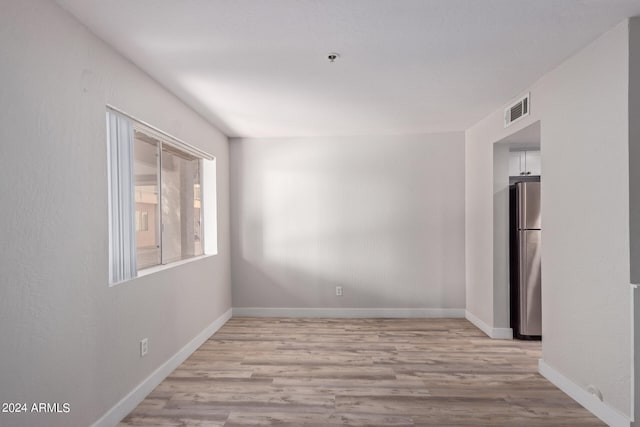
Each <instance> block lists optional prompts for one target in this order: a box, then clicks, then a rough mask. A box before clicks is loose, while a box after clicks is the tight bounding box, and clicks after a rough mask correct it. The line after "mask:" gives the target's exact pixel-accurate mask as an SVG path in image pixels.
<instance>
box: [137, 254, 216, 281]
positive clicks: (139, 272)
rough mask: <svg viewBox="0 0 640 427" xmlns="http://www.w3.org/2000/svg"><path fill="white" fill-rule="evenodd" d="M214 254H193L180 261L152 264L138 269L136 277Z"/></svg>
mask: <svg viewBox="0 0 640 427" xmlns="http://www.w3.org/2000/svg"><path fill="white" fill-rule="evenodd" d="M212 256H215V254H204V255H199V256H195V257H193V258H187V259H181V260H180V261H174V262H172V263H169V264H164V265H154V266H153V267H149V268H145V269H144V270H140V271H138V275H137V276H136V277H144V276H148V275H150V274H153V273H157V272H158V271H164V270H168V269H170V268H173V267H177V266H179V265H183V264H189V263H190V262H195V261H200V260H201V259H205V258H209V257H212Z"/></svg>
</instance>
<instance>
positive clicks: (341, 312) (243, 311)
mask: <svg viewBox="0 0 640 427" xmlns="http://www.w3.org/2000/svg"><path fill="white" fill-rule="evenodd" d="M233 316H234V317H329V318H331V317H334V318H335V317H343V318H368V317H372V318H373V317H386V318H412V317H431V318H433V317H448V318H462V317H464V309H462V308H260V307H234V308H233Z"/></svg>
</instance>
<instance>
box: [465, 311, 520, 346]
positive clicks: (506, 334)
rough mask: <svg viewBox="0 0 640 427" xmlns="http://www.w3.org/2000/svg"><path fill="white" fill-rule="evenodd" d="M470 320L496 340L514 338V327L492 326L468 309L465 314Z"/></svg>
mask: <svg viewBox="0 0 640 427" xmlns="http://www.w3.org/2000/svg"><path fill="white" fill-rule="evenodd" d="M464 317H465V318H466V319H467V320H468V321H469V322H471V323H473V324H474V325H475V326H476V327H477V328H478V329H480V330H481V331H482V332H484V333H485V334H487V336H489V337H490V338H493V339H496V340H510V339H513V329H511V328H492V327H491V326H489V325H487V324H486V323H485V322H483V321H482V320H481V319H480V318H479V317H478V316H476V315H475V314H473V313H471V312H470V311H469V310H466V312H465V316H464Z"/></svg>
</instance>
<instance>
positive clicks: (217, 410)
mask: <svg viewBox="0 0 640 427" xmlns="http://www.w3.org/2000/svg"><path fill="white" fill-rule="evenodd" d="M539 358H540V343H539V342H523V341H507V340H491V339H489V338H487V337H486V336H485V335H484V334H483V333H482V332H480V331H479V330H478V329H476V328H475V327H474V326H473V325H471V324H470V323H469V322H467V321H466V320H464V319H272V318H267V319H263V318H233V319H231V320H229V321H228V322H227V323H226V324H225V325H224V326H223V327H222V328H221V329H220V330H219V331H218V332H217V333H216V334H215V335H213V336H212V337H211V338H210V339H209V340H208V341H207V342H206V343H205V344H204V345H202V347H200V349H198V350H197V351H196V352H195V353H194V354H193V355H192V356H191V357H189V359H187V360H186V361H185V362H184V363H183V364H182V365H181V366H180V367H179V368H178V369H176V370H175V371H174V372H173V373H172V374H171V375H170V376H169V377H168V378H167V379H165V380H164V381H163V382H162V383H161V384H160V385H159V386H158V387H157V388H156V389H155V390H154V391H153V392H152V393H151V394H150V395H149V396H148V397H147V399H146V400H144V401H143V402H142V403H141V404H140V405H139V406H138V407H137V408H136V409H135V410H134V411H133V412H132V413H131V414H129V415H128V416H127V417H126V418H125V419H124V420H123V422H122V423H121V426H192V425H193V426H196V425H197V426H225V427H232V426H262V425H272V426H318V427H320V426H385V427H386V426H395V427H398V426H525V427H534V426H596V425H598V426H600V425H604V424H602V423H601V422H600V421H599V420H598V419H597V418H595V417H594V416H593V415H591V414H590V413H589V412H588V411H587V410H585V409H584V408H582V407H581V406H579V405H578V404H577V403H575V402H574V401H573V400H571V398H569V397H568V396H566V395H565V394H563V393H562V392H561V391H560V390H558V389H557V388H556V387H554V386H553V385H552V384H551V383H549V382H548V381H547V380H545V379H544V378H543V377H541V376H540V375H539V374H538V373H537V362H538V359H539Z"/></svg>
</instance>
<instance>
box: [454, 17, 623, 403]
mask: <svg viewBox="0 0 640 427" xmlns="http://www.w3.org/2000/svg"><path fill="white" fill-rule="evenodd" d="M627 89H628V23H627V22H624V23H622V24H620V25H618V26H617V27H616V28H615V29H613V30H611V31H609V32H608V33H606V34H604V35H603V36H602V37H600V38H599V39H598V40H596V41H594V42H593V43H592V44H590V45H589V46H588V47H586V48H585V49H583V50H582V51H580V52H578V53H577V54H576V55H574V56H573V57H572V58H570V59H568V60H567V61H566V62H564V63H563V64H562V65H561V66H559V67H558V68H557V69H556V70H554V71H552V72H550V73H549V74H547V75H546V76H545V77H543V78H542V79H541V80H540V81H538V82H537V83H536V84H535V85H533V86H532V87H531V88H530V91H531V115H530V116H529V117H528V118H526V119H524V120H522V121H521V122H519V123H517V124H515V125H513V126H511V127H510V128H508V129H506V130H505V129H504V128H503V121H502V120H503V114H502V109H500V110H498V111H496V112H495V113H493V114H491V115H490V116H488V117H487V118H486V119H484V120H482V121H481V122H480V123H478V124H476V125H475V126H473V127H472V128H470V129H469V130H468V131H467V133H466V182H465V186H466V230H467V234H466V254H467V269H466V278H467V308H468V310H469V311H471V312H472V313H473V314H475V315H476V316H478V317H479V318H481V319H482V320H483V321H484V322H487V323H488V324H489V325H494V322H495V319H494V312H497V311H499V310H500V307H496V306H495V304H494V301H493V299H492V297H493V295H494V292H493V291H494V289H493V287H494V281H495V280H494V279H495V278H494V272H493V271H492V266H493V265H494V260H493V259H492V257H493V253H494V252H493V251H492V245H493V232H492V228H493V215H494V213H493V201H494V198H493V194H492V190H493V187H492V184H493V177H492V175H493V172H494V170H493V165H492V160H493V143H494V142H496V141H499V140H500V139H502V138H503V137H505V136H507V135H508V134H511V133H514V132H516V131H518V130H519V129H522V128H523V127H525V126H527V125H529V124H531V123H533V122H535V121H537V120H541V148H542V166H543V172H544V176H543V179H542V221H543V222H542V223H543V231H542V307H543V337H544V339H543V343H542V344H543V360H544V362H545V363H546V364H547V365H549V366H550V367H552V368H553V369H555V370H556V371H557V372H559V373H560V374H562V375H564V376H566V377H567V378H568V379H569V380H571V381H573V382H574V383H575V385H577V387H579V388H582V389H586V387H587V385H589V384H593V385H595V386H596V387H598V388H599V389H600V390H601V392H602V394H603V396H604V402H605V404H606V405H608V407H609V408H611V409H612V410H613V411H618V412H620V413H622V414H625V415H630V407H631V399H630V374H631V373H630V366H631V361H630V354H631V352H630V339H629V337H630V325H631V318H630V310H629V306H630V302H629V182H628V179H629V169H628V160H629V159H628V134H627V130H628V120H627V119H628V117H627ZM516 95H519V94H514V96H516Z"/></svg>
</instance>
